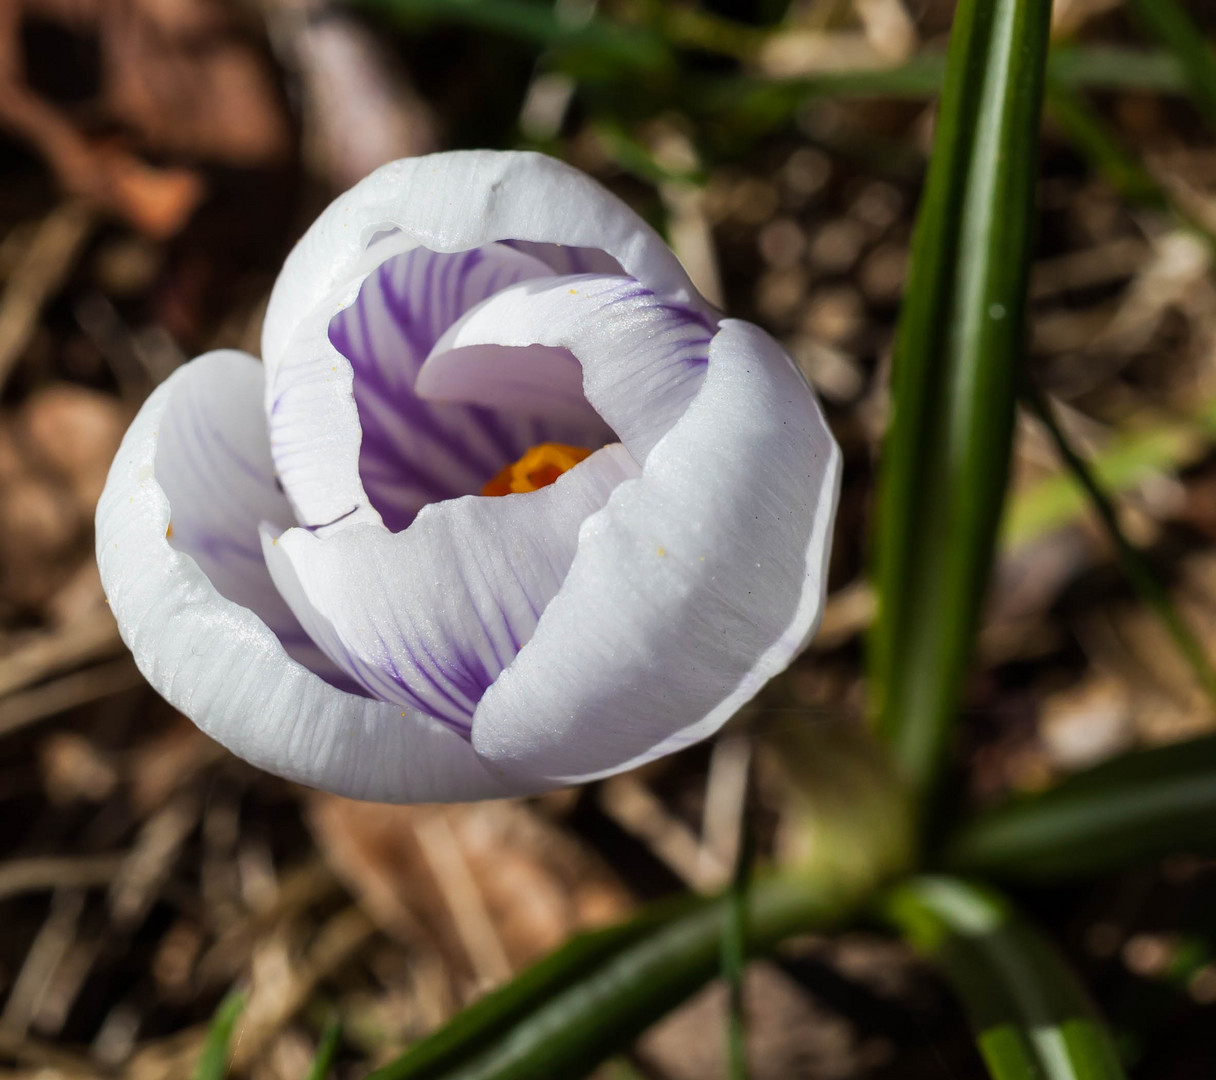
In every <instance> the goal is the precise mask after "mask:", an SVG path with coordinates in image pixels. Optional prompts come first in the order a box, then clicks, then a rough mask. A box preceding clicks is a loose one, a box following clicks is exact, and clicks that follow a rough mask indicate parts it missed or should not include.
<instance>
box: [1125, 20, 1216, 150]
mask: <svg viewBox="0 0 1216 1080" xmlns="http://www.w3.org/2000/svg"><path fill="white" fill-rule="evenodd" d="M1128 7H1129V8H1131V11H1132V14H1133V15H1134V16H1135V17H1136V19H1137V20H1138V21H1139V22H1140V23H1141V24H1142V25H1143V26H1144V27H1145V29H1147V30H1148V32H1149V33H1150V34H1152V35H1154V36H1155V37H1156V38H1157V39H1158V40H1159V41H1160V42H1161V43H1162V44H1163V45H1165V46H1166V47H1167V48H1168V49H1170V50H1171V51H1172V52H1173V54H1174V56H1175V57H1177V59H1178V63H1179V65H1180V66H1181V68H1182V71H1183V74H1184V75H1185V77H1186V81H1187V83H1188V85H1189V86H1190V89H1191V96H1192V98H1193V99H1194V101H1195V104H1196V105H1197V106H1198V107H1199V111H1200V112H1202V113H1203V115H1204V118H1205V119H1206V120H1207V122H1208V126H1209V127H1211V128H1212V129H1213V130H1214V131H1216V52H1213V50H1212V46H1211V44H1210V43H1209V42H1208V40H1207V38H1205V37H1204V35H1203V31H1202V30H1200V29H1199V27H1198V26H1196V25H1195V21H1194V20H1193V19H1192V18H1191V17H1190V15H1188V14H1187V12H1186V9H1185V8H1184V7H1183V6H1182V5H1181V4H1180V3H1178V0H1129V3H1128Z"/></svg>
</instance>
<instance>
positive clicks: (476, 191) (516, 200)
mask: <svg viewBox="0 0 1216 1080" xmlns="http://www.w3.org/2000/svg"><path fill="white" fill-rule="evenodd" d="M390 229H398V230H400V232H401V233H402V234H403V237H404V238H405V239H406V240H407V242H408V241H412V242H413V243H414V244H415V245H420V246H423V247H427V248H430V249H431V250H432V251H467V250H470V249H472V248H477V247H481V246H482V245H483V244H488V243H491V242H493V241H500V240H507V241H520V242H523V243H524V244H526V245H528V249H529V250H532V251H534V245H536V244H560V245H563V246H565V247H571V248H591V249H598V250H601V251H604V252H606V253H607V254H608V255H610V256H612V257H613V258H614V259H615V260H616V261H617V262H618V263H619V264H620V266H621V267H622V268H623V269H624V271H625V273H626V274H628V275H629V276H630V277H635V278H637V279H638V280H639V281H641V282H642V283H643V284H644V285H646V286H647V287H648V288H650V289H652V290H654V291H655V292H656V293H659V294H660V295H662V296H663V297H665V298H666V299H669V300H673V301H676V302H679V303H682V304H685V305H687V306H689V307H690V308H693V309H694V310H697V311H700V312H702V313H703V314H705V315H707V316H710V317H713V318H716V317H717V313H716V312H715V310H714V309H713V307H712V306H711V305H710V304H709V303H708V302H707V301H706V300H705V299H704V298H703V297H702V296H701V295H700V294H699V293H698V292H697V290H696V289H695V288H694V287H693V284H692V282H691V281H690V280H689V277H688V275H687V274H686V273H685V271H684V269H683V267H681V266H680V263H679V260H677V259H676V257H675V255H673V254H672V252H671V250H670V249H669V248H668V247H667V245H666V244H665V243H664V242H663V240H662V238H661V237H660V236H659V234H658V233H656V232H655V231H654V230H653V229H652V228H651V227H650V226H649V225H647V224H646V223H645V222H644V221H643V220H642V219H641V218H640V217H639V216H638V215H637V214H635V213H634V212H633V211H632V210H631V209H629V207H628V206H626V205H625V203H623V202H622V201H621V200H620V199H618V198H617V197H616V196H615V195H613V194H611V193H610V192H609V191H607V190H606V189H605V188H604V187H602V186H601V185H600V184H598V183H596V181H594V180H592V179H591V178H590V177H589V176H586V175H585V174H583V173H581V172H579V171H578V170H577V169H575V168H573V167H572V166H569V165H567V164H565V163H564V162H561V161H558V160H556V159H555V158H550V157H546V156H545V155H544V154H537V153H533V152H530V151H509V152H503V151H492V150H459V151H451V152H448V153H441V154H431V155H428V156H425V157H417V158H405V159H402V160H400V161H393V162H390V163H389V164H387V165H384V166H382V167H381V168H379V169H377V170H376V171H375V172H374V173H372V174H371V175H370V176H368V177H366V178H365V179H364V180H362V181H360V182H359V183H358V184H356V185H355V186H354V187H353V188H351V189H350V190H349V191H347V192H346V193H344V194H342V195H339V196H338V198H337V199H335V200H334V201H333V202H332V203H330V205H329V206H328V207H327V208H326V209H325V211H324V212H323V213H322V214H321V216H320V217H319V218H317V220H316V221H315V222H314V223H313V225H312V227H311V228H310V229H309V230H308V232H306V233H305V234H304V236H303V237H302V238H301V240H300V242H299V243H298V244H297V245H296V247H295V249H294V250H293V251H292V252H291V254H290V255H289V256H288V258H287V261H286V263H285V264H284V266H283V271H282V273H280V274H279V278H278V281H277V282H276V283H275V287H274V292H273V293H272V294H271V297H270V305H269V307H268V308H267V311H266V321H265V324H264V328H263V332H262V356H263V358H264V359H265V361H266V364H267V367H268V368H269V369H270V370H271V371H272V372H273V371H274V370H275V368H276V367H277V366H278V363H279V360H280V359H281V357H282V356H283V354H284V352H285V350H286V349H287V347H288V343H289V342H290V340H291V337H292V334H293V332H294V329H295V326H296V325H297V324H298V323H299V322H300V320H301V319H303V318H304V317H305V316H306V315H307V314H308V313H309V312H310V311H312V310H313V309H314V308H315V307H316V306H317V305H318V304H319V303H321V302H322V301H323V300H324V299H325V298H326V297H327V296H329V295H330V294H332V293H333V292H334V291H335V289H337V288H339V287H340V286H341V285H342V284H343V283H344V282H346V281H347V280H348V279H349V278H350V276H351V275H352V274H353V273H357V272H358V268H359V266H360V261H361V259H362V257H363V253H364V252H365V251H366V249H367V246H368V244H369V243H371V241H372V240H373V239H374V238H375V237H376V236H377V235H379V234H381V233H383V232H385V231H387V230H390ZM363 272H364V273H366V270H364V271H363Z"/></svg>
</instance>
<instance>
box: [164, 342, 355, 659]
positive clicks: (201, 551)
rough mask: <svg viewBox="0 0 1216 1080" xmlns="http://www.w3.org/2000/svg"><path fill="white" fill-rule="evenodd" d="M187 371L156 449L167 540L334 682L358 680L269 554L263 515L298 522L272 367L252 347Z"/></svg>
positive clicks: (212, 356)
mask: <svg viewBox="0 0 1216 1080" xmlns="http://www.w3.org/2000/svg"><path fill="white" fill-rule="evenodd" d="M183 378H184V381H185V382H186V387H184V388H183V389H184V390H188V392H179V393H178V394H177V395H176V396H175V398H174V402H173V410H172V415H171V416H170V418H169V421H168V422H167V424H165V425H163V426H162V427H161V429H160V434H159V438H158V443H157V450H156V479H157V482H158V483H159V484H160V485H161V487H162V488H163V489H164V492H165V496H166V497H167V498H168V499H169V504H170V506H171V507H172V508H173V517H172V520H171V523H170V527H169V529H168V530H167V532H168V533H169V535H168V537H167V538H168V539H169V541H170V543H171V544H172V546H173V547H174V548H176V549H177V550H178V551H181V552H184V553H185V554H187V555H189V556H191V558H193V559H194V561H195V562H196V563H198V565H199V568H200V569H201V570H202V571H203V573H204V574H206V576H207V578H208V579H209V580H210V582H211V584H212V585H214V586H215V589H216V591H217V592H218V593H219V594H220V595H221V596H223V597H226V598H227V599H229V600H232V601H234V602H236V603H238V604H240V605H242V606H243V607H247V608H250V609H251V610H252V611H253V612H254V614H256V615H257V616H258V618H260V619H261V620H262V621H263V622H264V623H266V625H267V626H269V627H270V629H271V630H273V631H274V633H275V636H276V637H278V639H279V641H281V642H282V643H283V646H284V647H285V648H286V650H287V652H288V653H289V654H290V655H291V656H293V657H294V658H295V659H296V660H298V661H299V662H300V663H302V664H304V666H305V667H308V668H311V669H312V670H313V671H316V672H317V673H318V674H320V675H322V676H323V677H324V678H326V679H327V680H328V681H330V682H338V683H345V682H348V680H347V679H346V678H345V676H343V675H342V673H341V670H340V669H339V668H337V667H336V666H335V665H334V664H333V663H332V661H330V659H329V658H328V657H327V656H326V655H325V654H324V653H322V652H321V650H320V649H318V648H317V646H316V645H315V644H314V643H313V641H312V639H311V638H310V637H309V636H308V635H307V634H306V633H305V632H304V629H303V627H301V626H300V624H299V622H298V621H297V620H296V617H295V616H294V615H293V614H292V613H291V609H290V608H288V606H287V604H286V602H285V601H284V600H283V598H282V597H281V596H280V595H279V592H278V590H277V589H276V588H275V587H274V582H273V581H271V580H270V572H269V571H268V570H267V569H266V560H265V559H263V558H262V548H261V544H260V542H259V540H258V526H259V525H260V523H261V522H263V521H271V522H275V523H277V524H278V525H279V526H280V527H281V528H288V527H289V526H290V525H292V524H294V520H293V518H292V516H291V508H290V507H289V506H288V505H287V500H286V499H285V498H284V496H283V493H282V492H281V491H280V490H279V489H278V487H277V486H276V484H275V477H274V466H273V464H272V463H271V460H270V445H269V443H268V441H267V437H266V420H265V417H264V416H263V414H262V383H263V378H262V365H261V364H259V363H258V362H257V361H256V360H254V359H253V357H251V356H248V355H247V354H245V353H240V352H234V351H223V352H213V353H208V354H207V355H206V356H201V357H199V358H198V360H196V361H195V363H194V365H192V367H191V371H190V374H189V375H188V376H184V377H183Z"/></svg>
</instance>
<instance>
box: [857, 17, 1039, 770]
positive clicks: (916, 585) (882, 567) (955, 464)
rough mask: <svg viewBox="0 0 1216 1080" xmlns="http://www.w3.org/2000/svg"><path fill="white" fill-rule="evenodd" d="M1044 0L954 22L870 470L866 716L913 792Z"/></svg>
mask: <svg viewBox="0 0 1216 1080" xmlns="http://www.w3.org/2000/svg"><path fill="white" fill-rule="evenodd" d="M1049 20H1050V2H1049V0H995V2H986V3H985V2H979V0H964V2H963V3H961V4H960V5H959V7H958V10H957V13H956V15H955V23H954V29H953V31H952V34H951V42H950V51H949V55H948V58H947V71H946V80H945V86H944V89H943V94H942V104H941V110H940V115H939V120H938V133H937V137H936V139H935V145H934V156H933V160H932V162H931V164H930V169H929V176H928V180H927V185H926V191H925V195H924V197H923V199H922V202H921V208H920V212H919V214H918V216H917V223H916V231H915V235H914V238H913V248H912V261H911V266H910V270H909V280H908V290H907V293H906V297H905V301H904V308H903V311H902V313H901V318H900V324H899V328H898V332H897V336H896V345H895V360H894V370H893V377H892V380H893V381H892V405H893V410H894V414H893V418H892V422H891V426H890V429H889V431H888V435H887V441H886V444H885V446H884V450H883V464H882V470H881V475H880V481H879V503H878V521H877V527H876V542H875V549H876V550H875V556H876V559H875V562H876V581H877V586H878V594H879V618H878V620H877V622H876V625H875V630H874V633H873V636H872V639H871V648H870V665H871V674H872V681H873V688H874V694H875V701H874V711H875V714H876V716H877V719H878V726H879V730H880V732H881V733H882V734H883V735H884V736H885V737H886V739H887V740H888V742H889V743H890V745H891V747H892V750H893V752H894V756H895V758H896V760H897V761H898V762H899V764H900V766H901V768H902V769H903V771H904V773H905V775H906V777H907V779H908V780H909V782H910V783H911V785H912V786H913V787H914V788H915V789H917V790H919V791H921V792H922V793H927V792H929V791H930V790H931V789H932V787H933V784H934V781H935V778H936V773H937V771H938V769H939V767H940V764H941V760H942V757H943V755H944V752H945V749H946V747H947V745H948V741H949V737H950V729H951V725H952V722H953V717H954V713H955V712H956V710H957V707H958V704H959V697H960V694H961V687H962V683H963V679H964V677H965V675H966V671H967V666H968V663H969V661H970V656H971V650H972V643H973V639H974V636H975V630H976V623H977V619H978V613H979V608H980V604H981V602H982V597H983V594H984V590H985V585H986V582H987V578H988V573H989V570H990V567H991V563H992V556H993V550H994V547H995V542H996V535H997V526H998V523H999V520H1000V513H1001V507H1002V503H1003V500H1004V491H1005V486H1006V478H1007V474H1008V468H1009V455H1010V447H1011V442H1012V434H1013V418H1014V403H1015V396H1016V383H1017V379H1016V376H1017V371H1018V368H1019V365H1020V362H1021V358H1022V354H1023V350H1024V340H1025V306H1026V291H1027V280H1028V267H1029V261H1030V249H1031V235H1032V232H1033V228H1034V221H1035V216H1034V188H1035V179H1036V175H1037V144H1038V132H1039V122H1040V114H1041V109H1042V99H1043V81H1044V69H1045V64H1046V54H1047V31H1048V25H1049Z"/></svg>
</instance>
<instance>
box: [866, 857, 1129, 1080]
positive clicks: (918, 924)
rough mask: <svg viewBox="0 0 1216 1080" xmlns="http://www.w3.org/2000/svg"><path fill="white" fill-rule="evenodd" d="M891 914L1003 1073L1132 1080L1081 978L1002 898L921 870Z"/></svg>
mask: <svg viewBox="0 0 1216 1080" xmlns="http://www.w3.org/2000/svg"><path fill="white" fill-rule="evenodd" d="M884 913H885V914H886V916H887V918H888V919H889V920H890V921H891V922H893V923H894V924H895V925H896V926H897V927H898V928H899V929H900V930H901V932H902V933H903V934H904V936H905V937H906V938H907V939H908V940H909V941H910V943H911V944H912V945H913V946H914V947H915V948H916V949H917V950H918V951H920V952H922V953H923V954H925V955H926V956H928V957H929V958H930V959H931V960H933V961H934V962H935V963H936V964H937V965H938V966H939V967H940V968H941V969H942V971H943V973H944V974H945V976H946V978H947V979H948V980H949V981H950V983H951V985H952V986H953V987H954V990H955V992H956V994H957V995H958V997H959V1000H960V1001H961V1002H962V1005H963V1007H964V1009H965V1010H966V1012H967V1015H968V1018H969V1019H970V1021H971V1025H972V1027H973V1029H974V1030H975V1037H976V1042H977V1043H978V1046H979V1050H980V1054H981V1055H982V1056H983V1058H984V1062H985V1063H986V1064H987V1066H988V1071H989V1073H990V1074H991V1075H992V1076H993V1077H994V1080H1122V1078H1123V1076H1124V1073H1123V1069H1122V1067H1121V1066H1120V1064H1119V1059H1118V1057H1117V1056H1116V1054H1115V1049H1114V1045H1113V1043H1112V1042H1111V1038H1110V1036H1109V1034H1108V1033H1107V1031H1106V1029H1105V1027H1104V1026H1103V1024H1102V1021H1101V1020H1100V1019H1099V1018H1098V1016H1097V1013H1096V1012H1095V1011H1094V1009H1093V1007H1092V1006H1091V1005H1090V1003H1089V1001H1088V998H1087V996H1086V994H1085V992H1084V990H1083V989H1082V987H1081V985H1080V983H1079V982H1078V981H1077V979H1076V977H1075V976H1074V975H1073V973H1072V972H1071V970H1070V969H1069V968H1068V967H1067V965H1066V964H1065V963H1064V961H1063V960H1062V959H1061V958H1060V956H1059V955H1058V954H1057V953H1056V951H1055V950H1054V949H1053V948H1052V946H1051V945H1050V944H1049V943H1048V942H1047V941H1046V940H1045V939H1044V938H1043V937H1042V935H1041V934H1039V932H1038V931H1037V930H1036V929H1035V928H1034V927H1033V926H1031V925H1030V924H1029V923H1027V922H1026V921H1025V920H1024V919H1022V918H1021V917H1020V916H1019V915H1018V914H1017V913H1016V912H1015V911H1014V910H1013V909H1012V907H1011V906H1010V905H1009V904H1008V903H1007V902H1006V901H1005V900H1004V899H1003V898H1002V897H1000V896H998V895H997V894H995V893H993V892H990V891H988V890H987V889H983V888H980V887H978V886H975V885H971V884H968V883H967V882H963V881H959V880H956V879H953V878H945V877H922V878H914V879H912V880H910V881H908V882H906V883H904V884H902V885H899V886H897V887H896V888H895V889H894V890H893V891H892V892H891V893H890V894H889V896H888V897H887V899H886V901H885V904H884Z"/></svg>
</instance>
